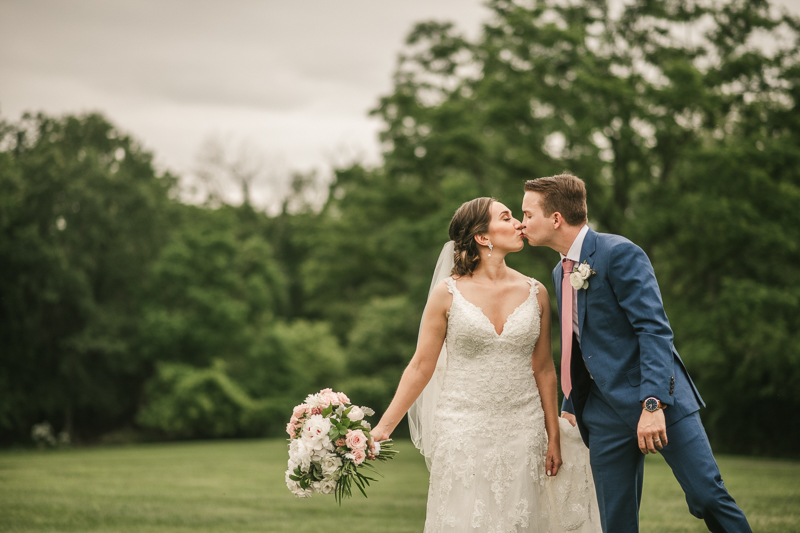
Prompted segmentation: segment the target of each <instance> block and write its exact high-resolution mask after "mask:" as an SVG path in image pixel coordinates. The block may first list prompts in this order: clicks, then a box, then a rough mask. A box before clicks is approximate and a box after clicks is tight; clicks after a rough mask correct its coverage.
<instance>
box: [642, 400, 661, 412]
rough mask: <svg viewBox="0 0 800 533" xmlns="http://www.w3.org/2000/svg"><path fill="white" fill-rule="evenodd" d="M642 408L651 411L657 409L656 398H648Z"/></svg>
mask: <svg viewBox="0 0 800 533" xmlns="http://www.w3.org/2000/svg"><path fill="white" fill-rule="evenodd" d="M644 408H645V409H647V410H648V411H650V412H651V413H653V412H655V411H658V400H656V399H655V398H648V399H646V400H645V401H644Z"/></svg>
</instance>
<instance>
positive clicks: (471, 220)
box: [450, 197, 495, 277]
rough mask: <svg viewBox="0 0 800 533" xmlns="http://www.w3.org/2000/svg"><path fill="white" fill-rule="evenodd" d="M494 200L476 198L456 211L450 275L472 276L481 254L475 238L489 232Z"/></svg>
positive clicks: (453, 225) (451, 225) (451, 227)
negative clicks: (452, 264)
mask: <svg viewBox="0 0 800 533" xmlns="http://www.w3.org/2000/svg"><path fill="white" fill-rule="evenodd" d="M494 201H495V199H494V198H488V197H486V198H475V199H474V200H470V201H469V202H465V203H464V204H462V205H461V207H459V208H458V210H456V214H455V215H453V220H451V221H450V240H452V241H453V242H454V243H455V246H454V251H453V262H454V263H455V265H454V266H453V270H452V271H451V272H450V275H452V276H456V277H461V276H468V275H470V274H472V273H473V272H474V271H475V269H476V268H478V263H480V262H481V254H480V253H479V252H478V243H477V242H475V236H476V235H480V234H481V233H486V232H487V231H489V222H490V221H491V219H492V212H491V207H492V202H494Z"/></svg>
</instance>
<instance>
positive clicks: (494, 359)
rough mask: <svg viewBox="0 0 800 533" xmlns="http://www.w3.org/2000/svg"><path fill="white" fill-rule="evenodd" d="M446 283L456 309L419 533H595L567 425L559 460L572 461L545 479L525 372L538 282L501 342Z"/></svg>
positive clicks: (590, 491)
mask: <svg viewBox="0 0 800 533" xmlns="http://www.w3.org/2000/svg"><path fill="white" fill-rule="evenodd" d="M445 283H446V284H447V287H448V290H449V291H450V293H451V294H452V295H453V303H452V305H451V307H450V313H449V317H448V324H447V336H446V340H445V342H446V344H447V353H448V357H447V367H446V371H445V377H444V383H443V386H442V392H441V395H440V397H439V402H438V404H437V406H436V414H435V420H436V423H437V426H436V429H435V431H434V437H433V443H434V444H433V460H432V463H431V480H430V487H429V490H428V507H427V516H426V521H425V533H438V532H459V533H462V532H465V531H475V532H478V531H480V532H485V533H511V532H514V533H518V532H520V533H521V532H531V533H532V532H537V533H556V532H562V531H586V532H599V531H600V526H599V519H597V510H596V507H597V504H596V499H595V492H594V486H593V484H592V480H591V472H590V471H589V468H588V452H587V450H586V448H585V446H584V445H583V442H582V441H581V440H580V436H577V442H576V441H575V437H576V435H577V428H572V427H571V426H569V423H567V422H566V421H563V423H566V424H567V427H568V428H569V429H570V430H574V435H562V437H561V439H562V456H564V459H565V463H566V455H567V452H568V454H569V455H577V456H578V457H576V458H575V460H574V461H572V462H571V463H570V464H565V465H564V466H563V467H562V470H561V472H559V475H558V476H556V478H548V477H547V476H546V473H545V471H544V461H545V455H546V453H547V433H546V432H545V425H544V411H543V410H542V402H541V398H540V396H539V390H538V388H537V386H536V381H535V380H534V378H533V371H532V369H531V355H532V353H533V348H534V346H535V345H536V341H537V340H538V338H539V330H540V325H541V319H540V316H539V302H538V299H537V298H536V295H537V294H538V292H539V291H538V287H537V284H536V282H535V280H532V279H531V280H529V283H530V285H531V287H530V293H529V295H528V298H527V299H526V300H525V301H524V302H523V303H522V304H520V305H519V307H517V308H516V309H515V310H514V312H512V313H511V315H509V317H508V318H507V319H506V322H505V324H504V325H503V329H502V331H501V333H499V334H498V333H497V331H496V330H495V327H494V325H493V324H492V323H491V321H490V320H489V319H488V318H487V317H486V315H485V314H484V313H483V311H482V310H481V309H480V308H479V307H477V306H475V305H474V304H472V303H471V302H469V301H468V300H466V299H465V298H464V296H463V295H462V294H461V292H460V291H459V290H458V288H457V287H456V282H455V280H454V279H453V278H447V279H446V280H445ZM563 423H562V431H565V430H566V428H565V426H564V425H563ZM566 432H567V433H570V432H569V431H568V430H567V431H566ZM565 441H566V442H567V443H568V446H566V447H565V446H564V444H563V443H564V442H565ZM576 444H578V445H579V446H576ZM565 448H569V449H565Z"/></svg>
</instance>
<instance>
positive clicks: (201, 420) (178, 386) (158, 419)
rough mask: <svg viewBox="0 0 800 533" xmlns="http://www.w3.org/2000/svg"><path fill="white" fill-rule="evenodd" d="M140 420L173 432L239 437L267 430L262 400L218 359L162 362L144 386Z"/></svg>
mask: <svg viewBox="0 0 800 533" xmlns="http://www.w3.org/2000/svg"><path fill="white" fill-rule="evenodd" d="M145 396H146V398H147V404H146V405H145V406H144V408H143V409H142V410H141V411H140V412H139V415H138V417H137V418H138V421H139V423H140V424H142V425H143V426H145V427H148V428H151V429H156V430H159V431H162V432H164V433H165V434H166V435H168V436H170V437H180V438H187V437H194V438H209V437H236V436H247V435H251V436H252V435H259V434H261V433H263V424H260V422H262V421H263V420H262V417H260V416H259V415H260V414H261V413H260V411H261V408H262V406H260V405H259V403H258V402H256V401H254V400H253V399H252V398H250V396H248V394H247V393H246V392H245V391H244V390H242V388H241V387H240V386H239V385H237V384H236V383H235V382H234V381H233V380H231V378H230V377H228V375H227V374H226V373H225V371H224V365H223V364H221V363H219V362H218V363H216V364H214V365H213V366H212V367H210V368H204V369H198V368H195V367H192V366H189V365H183V364H177V363H162V364H159V365H158V367H157V372H156V375H155V376H154V377H153V379H151V380H150V381H149V382H148V384H147V387H146V389H145Z"/></svg>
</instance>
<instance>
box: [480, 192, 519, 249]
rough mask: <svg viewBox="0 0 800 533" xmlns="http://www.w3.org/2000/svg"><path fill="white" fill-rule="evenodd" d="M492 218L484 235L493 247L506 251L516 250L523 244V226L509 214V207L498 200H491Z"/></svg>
mask: <svg viewBox="0 0 800 533" xmlns="http://www.w3.org/2000/svg"><path fill="white" fill-rule="evenodd" d="M490 209H491V214H492V218H491V220H490V221H489V231H488V232H487V233H486V236H487V237H488V238H489V241H490V242H491V243H492V245H494V247H495V249H498V248H499V249H500V250H504V251H506V252H518V251H520V250H522V248H523V246H524V241H523V238H524V233H523V232H522V230H523V227H522V224H521V223H520V221H519V220H517V219H516V218H514V217H513V216H512V215H511V209H509V208H508V207H506V206H504V205H503V204H501V203H500V202H492V206H491V208H490Z"/></svg>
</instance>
